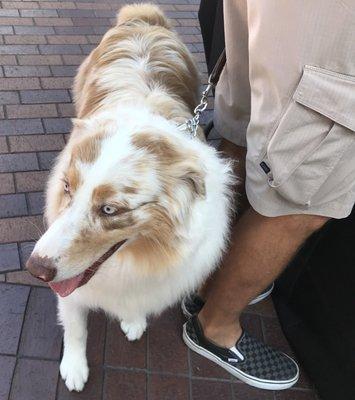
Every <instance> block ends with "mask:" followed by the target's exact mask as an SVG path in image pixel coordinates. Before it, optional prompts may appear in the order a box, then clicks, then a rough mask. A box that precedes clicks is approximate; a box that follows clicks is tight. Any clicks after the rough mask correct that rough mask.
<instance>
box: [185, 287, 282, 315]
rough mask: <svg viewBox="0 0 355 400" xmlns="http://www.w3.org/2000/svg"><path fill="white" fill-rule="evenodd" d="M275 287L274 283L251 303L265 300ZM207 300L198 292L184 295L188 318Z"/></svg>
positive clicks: (196, 312)
mask: <svg viewBox="0 0 355 400" xmlns="http://www.w3.org/2000/svg"><path fill="white" fill-rule="evenodd" d="M273 289H274V284H273V283H272V284H271V285H270V286H268V287H267V288H266V289H265V290H264V291H263V292H262V293H260V294H259V296H257V297H255V299H253V300H252V301H251V302H250V303H249V305H252V304H256V303H259V301H261V300H264V299H265V298H266V297H268V296H269V295H270V294H271V292H272V290H273ZM204 304H205V302H204V301H203V300H202V299H201V297H199V296H198V295H197V294H192V295H191V296H187V297H184V299H183V300H182V302H181V310H182V312H183V313H184V315H185V317H186V318H191V317H192V316H193V315H195V314H198V313H199V312H200V311H201V309H202V307H203V306H204Z"/></svg>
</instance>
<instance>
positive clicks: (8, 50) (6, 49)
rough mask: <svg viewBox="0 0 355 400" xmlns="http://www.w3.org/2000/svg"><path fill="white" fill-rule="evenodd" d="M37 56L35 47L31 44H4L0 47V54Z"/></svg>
mask: <svg viewBox="0 0 355 400" xmlns="http://www.w3.org/2000/svg"><path fill="white" fill-rule="evenodd" d="M19 53H20V54H38V53H39V51H38V48H37V46H34V45H31V44H23V45H16V44H13V45H12V44H6V45H1V46H0V54H19Z"/></svg>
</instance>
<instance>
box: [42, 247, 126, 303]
mask: <svg viewBox="0 0 355 400" xmlns="http://www.w3.org/2000/svg"><path fill="white" fill-rule="evenodd" d="M125 242H126V240H122V241H121V242H118V243H116V244H115V245H113V246H112V247H110V248H109V249H108V250H107V251H106V253H105V254H103V255H102V256H101V257H100V258H99V259H98V260H96V261H95V262H94V263H93V264H92V265H91V266H90V267H89V268H87V269H86V270H85V271H84V272H82V273H81V274H79V275H76V276H74V277H73V278H69V279H65V280H64V281H60V282H49V283H48V284H49V286H50V288H51V289H52V290H53V291H54V292H56V293H57V294H59V296H61V297H66V296H69V295H70V294H71V293H73V292H74V290H75V289H77V288H79V287H80V286H83V285H85V284H86V283H87V282H89V280H90V279H91V278H92V277H93V276H94V275H95V273H96V272H97V270H98V269H99V268H100V266H101V264H102V263H103V262H104V261H106V260H107V259H108V258H109V257H111V256H112V254H113V253H114V252H115V251H117V250H118V249H119V248H120V247H121V246H122V245H123V244H124V243H125Z"/></svg>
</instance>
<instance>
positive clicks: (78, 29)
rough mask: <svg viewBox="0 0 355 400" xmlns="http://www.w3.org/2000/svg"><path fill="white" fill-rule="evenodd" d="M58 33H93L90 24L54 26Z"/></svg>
mask: <svg viewBox="0 0 355 400" xmlns="http://www.w3.org/2000/svg"><path fill="white" fill-rule="evenodd" d="M55 33H57V34H58V35H90V34H92V33H95V31H94V29H93V27H92V26H56V27H55Z"/></svg>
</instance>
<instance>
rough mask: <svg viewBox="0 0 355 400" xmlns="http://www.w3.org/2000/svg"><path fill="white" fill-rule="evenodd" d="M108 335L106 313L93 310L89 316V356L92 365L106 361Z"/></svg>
mask: <svg viewBox="0 0 355 400" xmlns="http://www.w3.org/2000/svg"><path fill="white" fill-rule="evenodd" d="M105 335H106V315H105V314H104V313H103V312H91V313H90V314H89V318H88V342H87V357H88V363H89V365H90V366H93V365H102V364H103V363H104V348H105V340H106V339H105Z"/></svg>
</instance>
